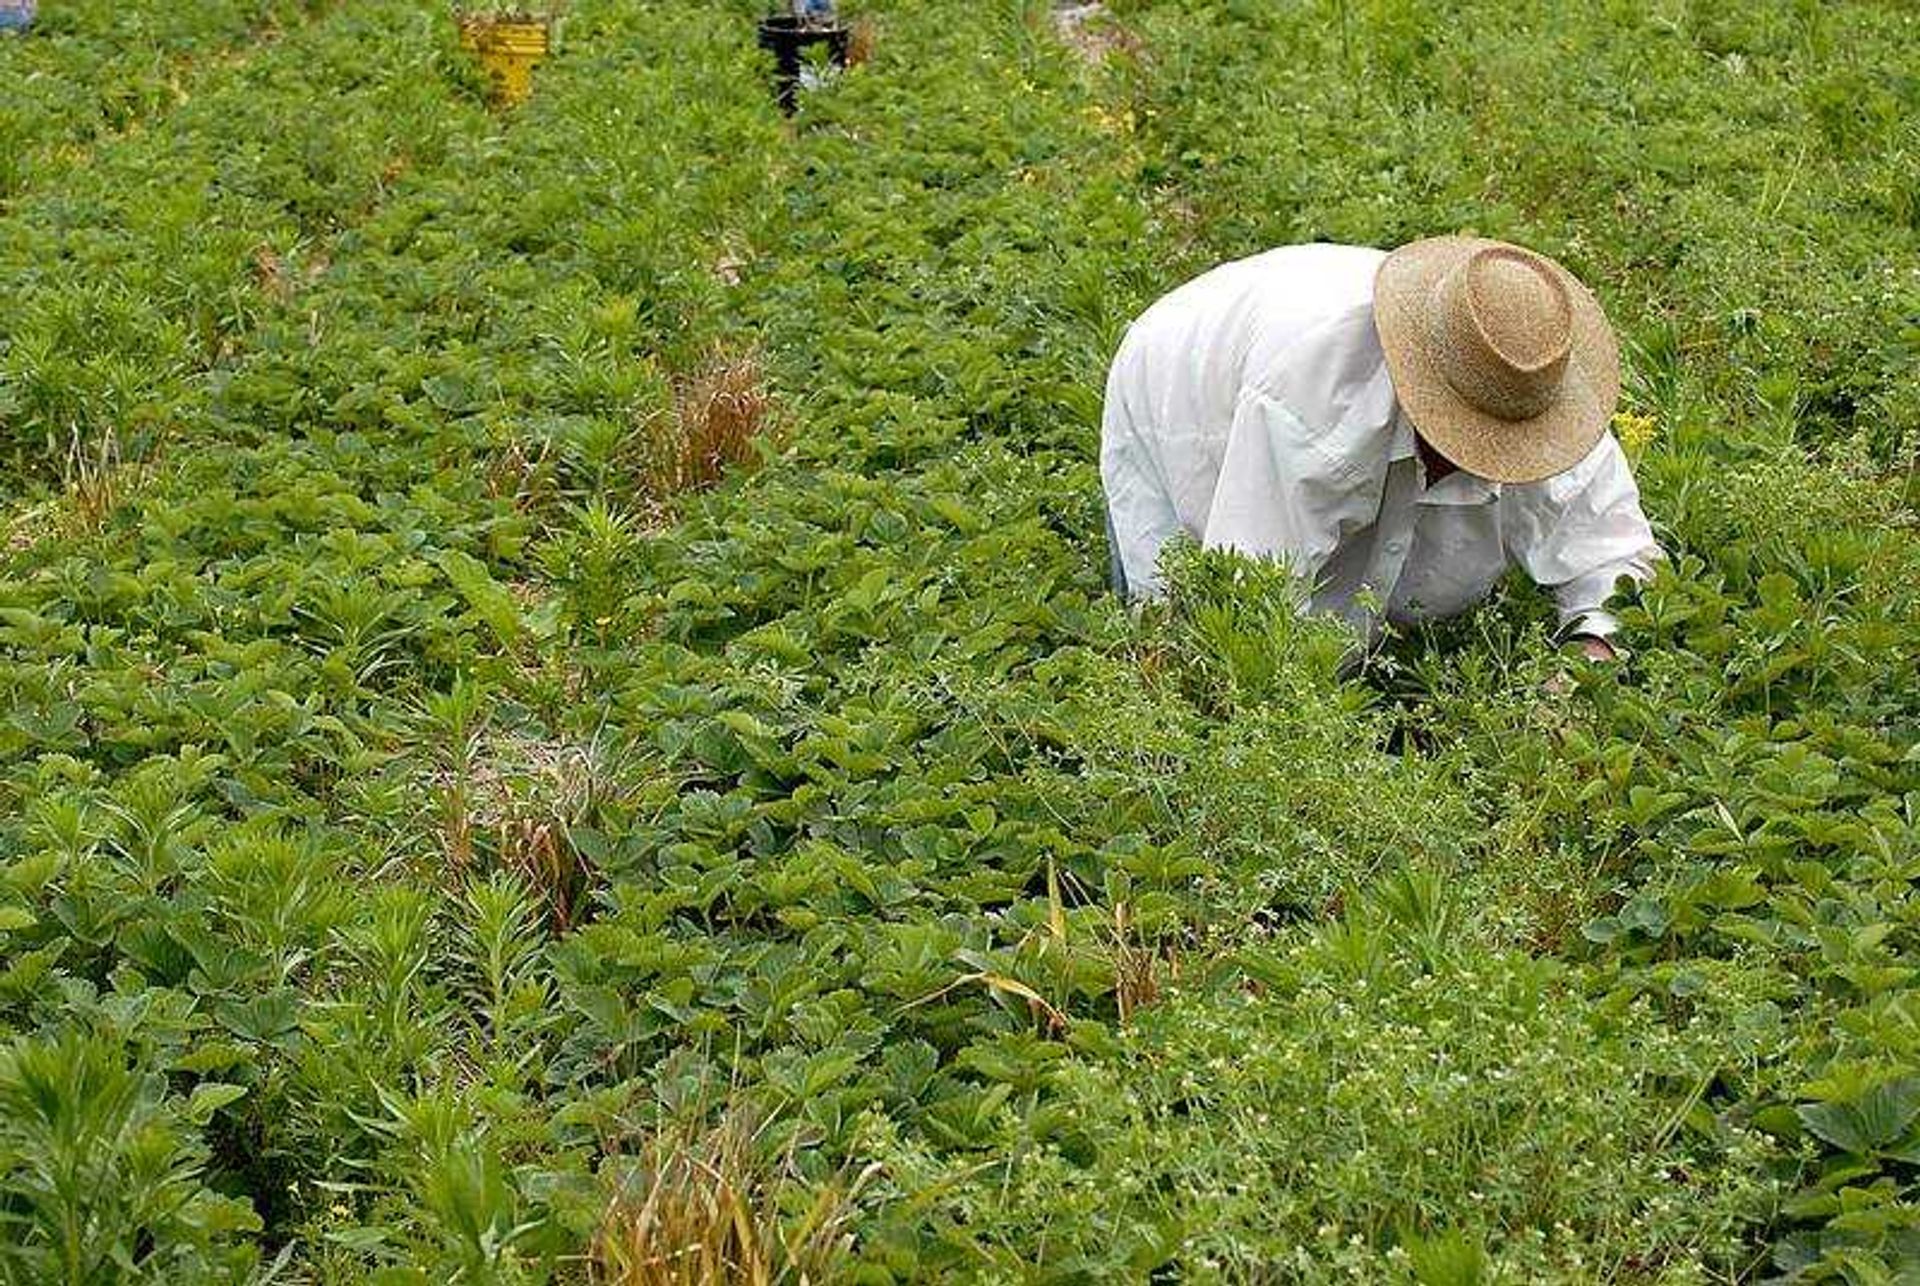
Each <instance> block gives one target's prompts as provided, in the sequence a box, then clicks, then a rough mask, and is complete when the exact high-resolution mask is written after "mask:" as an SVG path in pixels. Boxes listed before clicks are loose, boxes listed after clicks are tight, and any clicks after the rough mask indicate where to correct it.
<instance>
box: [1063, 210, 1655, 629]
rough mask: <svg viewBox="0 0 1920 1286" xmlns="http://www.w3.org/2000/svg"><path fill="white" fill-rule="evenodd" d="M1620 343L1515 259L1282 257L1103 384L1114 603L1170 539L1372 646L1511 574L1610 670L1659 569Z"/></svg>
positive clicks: (1140, 327) (1120, 362)
mask: <svg viewBox="0 0 1920 1286" xmlns="http://www.w3.org/2000/svg"><path fill="white" fill-rule="evenodd" d="M1619 389H1620V356H1619V346H1618V345H1617V343H1616V342H1615V340H1614V336H1613V331H1612V329H1611V328H1610V327H1609V326H1608V325H1607V319H1606V316H1605V314H1604V313H1603V312H1602V311H1601V309H1600V305H1599V303H1598V301H1596V300H1595V299H1594V297H1593V295H1592V294H1591V293H1589V292H1588V291H1587V289H1586V288H1585V287H1584V286H1582V285H1581V284H1580V283H1579V281H1577V280H1576V279H1575V278H1574V277H1573V275H1572V274H1571V273H1569V272H1567V270H1566V269H1564V268H1562V267H1561V266H1560V265H1559V264H1557V263H1555V262H1554V261H1553V260H1551V259H1548V258H1546V257H1544V256H1542V255H1537V254H1534V253H1533V252H1532V251H1529V250H1524V249H1522V248H1520V247H1519V246H1513V245H1507V244H1505V243H1502V242H1497V241H1484V240H1479V239H1477V238H1470V237H1435V238H1432V239H1430V240H1426V241H1417V242H1414V243H1413V244H1411V245H1407V246H1403V247H1402V248H1400V249H1399V250H1396V251H1394V252H1392V253H1391V254H1387V253H1383V252H1381V251H1379V250H1371V249H1366V248H1362V247H1357V246H1334V245H1307V246H1289V247H1284V248H1282V249H1279V250H1272V251H1268V252H1267V253H1265V254H1261V255H1255V256H1253V257H1252V258H1250V259H1242V260H1239V261H1238V262H1235V263H1229V264H1225V265H1223V266H1221V267H1218V268H1215V269H1213V270H1212V271H1211V272H1208V273H1206V274H1205V275H1203V276H1201V277H1199V278H1197V279H1195V280H1193V281H1191V282H1188V283H1187V284H1186V285H1184V286H1181V287H1180V288H1179V289H1177V290H1175V291H1174V292H1173V293H1172V294H1170V295H1167V296H1166V297H1165V298H1163V299H1161V300H1160V301H1159V302H1158V303H1155V304H1154V305H1153V306H1152V307H1151V308H1149V309H1148V310H1147V311H1146V312H1145V313H1144V314H1143V315H1142V316H1141V317H1140V318H1139V319H1138V320H1137V321H1135V322H1134V323H1133V325H1132V327H1131V328H1130V329H1129V330H1128V332H1127V336H1126V339H1125V341H1124V342H1123V343H1122V344H1121V346H1120V352H1119V354H1118V355H1117V356H1116V357H1115V358H1114V362H1113V369H1112V371H1111V373H1110V374H1109V376H1108V379H1107V396H1106V407H1105V413H1104V417H1103V422H1102V428H1101V444H1100V473H1101V478H1102V481H1103V482H1104V484H1105V487H1106V493H1107V514H1108V521H1109V524H1110V526H1111V532H1110V540H1111V544H1112V548H1113V560H1114V581H1115V588H1116V589H1117V590H1119V591H1120V593H1121V594H1122V595H1132V596H1136V597H1152V596H1155V595H1157V594H1158V593H1159V592H1160V589H1161V584H1160V578H1159V570H1158V566H1157V563H1158V559H1159V555H1160V550H1161V547H1162V546H1163V545H1165V544H1166V542H1167V541H1168V540H1170V539H1172V538H1173V537H1174V536H1176V535H1178V534H1179V533H1181V532H1185V533H1187V534H1188V535H1190V536H1191V537H1192V538H1193V539H1195V540H1196V541H1198V542H1199V543H1200V544H1202V545H1204V546H1207V547H1209V548H1214V547H1219V548H1230V549H1235V550H1239V551H1240V552H1242V553H1246V554H1251V555H1255V556H1267V557H1273V558H1279V559H1283V560H1285V561H1286V562H1287V563H1288V564H1289V565H1290V566H1291V567H1292V568H1293V570H1294V572H1295V573H1296V574H1297V575H1299V576H1301V577H1302V578H1304V579H1305V580H1307V581H1308V582H1309V583H1311V585H1312V586H1313V591H1312V600H1311V601H1312V606H1313V608H1314V609H1315V610H1318V611H1327V612H1332V613H1335V614H1337V615H1339V616H1342V617H1344V618H1345V619H1346V620H1347V621H1348V622H1349V623H1350V624H1351V625H1352V626H1353V627H1354V629H1355V630H1356V631H1358V632H1359V633H1360V635H1361V636H1362V637H1363V638H1365V639H1367V640H1369V641H1371V640H1372V639H1374V638H1375V637H1376V636H1377V635H1378V632H1379V630H1380V625H1381V617H1382V615H1383V614H1384V617H1385V619H1386V620H1388V621H1392V622H1395V623H1405V622H1411V621H1417V620H1421V619H1424V618H1429V617H1441V616H1450V615H1453V614H1455V613H1458V612H1461V611H1464V610H1465V609H1466V608H1468V607H1470V606H1472V605H1473V604H1474V603H1477V602H1479V601H1480V600H1481V599H1483V598H1485V597H1486V595H1487V594H1488V592H1489V591H1491V590H1492V588H1493V586H1494V584H1495V582H1496V581H1497V580H1498V579H1499V578H1500V576H1501V574H1502V573H1503V572H1504V571H1505V570H1506V569H1507V568H1508V567H1509V566H1513V565H1518V566H1519V567H1520V568H1521V569H1522V570H1524V571H1525V572H1526V573H1527V575H1529V576H1531V577H1532V578H1533V579H1534V581H1535V582H1536V583H1538V584H1540V585H1542V586H1545V587H1547V588H1549V589H1551V590H1552V592H1553V594H1554V597H1555V599H1556V600H1557V601H1558V603H1559V608H1560V620H1561V629H1562V635H1563V637H1565V638H1567V639H1569V640H1574V641H1577V644H1578V646H1580V647H1581V648H1582V650H1584V651H1585V652H1586V653H1587V654H1588V655H1589V656H1592V657H1594V658H1596V659H1606V658H1610V657H1612V656H1613V649H1612V647H1611V645H1610V644H1609V643H1608V642H1607V638H1608V636H1609V635H1610V634H1612V633H1613V631H1614V629H1615V621H1614V619H1613V617H1612V616H1610V615H1609V614H1608V613H1607V612H1606V610H1605V603H1606V600H1607V598H1608V596H1609V595H1610V594H1611V592H1612V590H1613V587H1614V584H1615V582H1616V581H1617V580H1618V579H1619V578H1620V577H1622V576H1626V577H1631V578H1633V579H1636V580H1643V579H1645V578H1646V577H1648V576H1649V575H1651V573H1652V568H1653V562H1654V560H1655V559H1657V558H1658V557H1659V555H1660V550H1659V547H1658V546H1657V545H1656V544H1655V543H1654V539H1653V531H1652V529H1651V528H1650V527H1649V526H1648V524H1647V519H1646V515H1645V514H1643V513H1642V512H1641V509H1640V495H1639V491H1638V489H1637V488H1636V487H1635V486H1634V482H1633V475H1632V473H1631V472H1630V471H1629V469H1628V467H1627V461H1626V457H1625V456H1624V455H1623V454H1622V453H1621V450H1620V446H1619V444H1618V443H1617V442H1615V441H1614V439H1613V436H1612V435H1611V434H1610V433H1609V432H1608V431H1607V424H1608V421H1609V420H1610V418H1611V417H1612V414H1613V409H1614V404H1615V402H1616V401H1617V400H1618V397H1619Z"/></svg>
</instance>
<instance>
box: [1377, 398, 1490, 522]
mask: <svg viewBox="0 0 1920 1286" xmlns="http://www.w3.org/2000/svg"><path fill="white" fill-rule="evenodd" d="M1418 455H1419V452H1418V451H1416V450H1415V448H1414V438H1413V422H1412V421H1411V420H1409V419H1407V413H1406V412H1405V411H1403V410H1401V409H1400V408H1399V407H1398V406H1396V407H1394V410H1393V445H1392V446H1390V447H1389V448H1388V449H1387V463H1389V464H1397V463H1398V462H1400V461H1401V460H1415V459H1416V457H1417V456H1418ZM1416 466H1417V467H1418V468H1419V469H1420V481H1421V483H1422V484H1423V485H1422V487H1421V489H1420V494H1419V497H1418V498H1417V499H1416V500H1415V503H1416V504H1422V505H1481V504H1485V503H1486V502H1487V501H1489V500H1494V499H1497V498H1498V497H1499V495H1500V484H1499V483H1497V482H1494V481H1492V480H1490V479H1487V478H1482V477H1480V476H1478V475H1477V474H1472V473H1468V472H1467V471H1466V470H1465V469H1455V470H1454V471H1453V472H1452V473H1450V474H1448V475H1447V476H1446V477H1444V478H1442V479H1440V481H1439V482H1437V483H1435V484H1434V485H1432V486H1431V487H1429V486H1425V485H1424V484H1425V482H1426V467H1425V466H1424V465H1418V464H1417V461H1416Z"/></svg>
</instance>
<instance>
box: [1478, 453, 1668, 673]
mask: <svg viewBox="0 0 1920 1286" xmlns="http://www.w3.org/2000/svg"><path fill="white" fill-rule="evenodd" d="M1507 494H1508V495H1509V496H1511V504H1510V505H1509V507H1508V508H1507V510H1506V512H1504V513H1503V514H1502V515H1501V517H1502V520H1503V536H1504V539H1505V541H1506V544H1507V552H1508V554H1509V556H1510V557H1511V558H1512V559H1513V560H1514V561H1515V562H1517V563H1518V564H1520V566H1521V567H1522V568H1524V569H1525V570H1526V572H1527V574H1528V575H1529V576H1531V577H1532V578H1533V579H1534V581H1535V582H1536V583H1537V584H1539V585H1541V586H1543V587H1545V588H1548V589H1550V590H1552V592H1553V596H1554V601H1555V602H1556V603H1557V604H1558V605H1559V608H1560V637H1561V638H1563V639H1566V640H1570V641H1572V642H1574V643H1576V644H1577V645H1578V646H1579V647H1580V649H1581V650H1582V651H1583V652H1584V653H1586V655H1588V656H1590V657H1593V658H1595V659H1598V660H1607V659H1611V658H1612V656H1613V655H1614V653H1613V647H1612V644H1611V642H1610V641H1609V640H1610V639H1611V638H1612V636H1613V634H1614V633H1615V632H1616V631H1617V630H1618V629H1619V627H1620V622H1619V621H1618V620H1617V619H1616V618H1615V617H1614V616H1613V614H1612V613H1611V612H1609V611H1607V610H1606V602H1607V599H1608V598H1610V597H1611V596H1612V594H1613V589H1614V586H1615V585H1616V584H1617V583H1618V582H1619V581H1620V579H1621V578H1622V577H1626V578H1627V579H1630V580H1635V581H1644V580H1647V579H1649V578H1650V577H1651V576H1652V575H1653V570H1654V564H1655V563H1656V562H1658V560H1659V559H1660V558H1661V556H1662V555H1661V552H1660V546H1659V545H1658V544H1657V543H1656V542H1655V541H1654V538H1653V528H1652V526H1651V525H1650V524H1649V523H1648V522H1647V517H1646V514H1645V513H1644V512H1643V511H1642V510H1641V508H1640V491H1639V488H1638V487H1636V486H1635V485H1634V481H1633V472H1632V470H1631V469H1629V468H1628V467H1627V459H1626V456H1625V455H1624V454H1623V453H1622V452H1621V450H1620V445H1619V443H1617V442H1615V441H1614V439H1613V435H1612V434H1607V435H1606V436H1604V437H1602V438H1601V439H1600V441H1599V442H1598V443H1597V444H1595V446H1594V448H1593V450H1592V451H1591V452H1589V453H1588V455H1587V457H1586V458H1585V459H1583V460H1582V461H1581V462H1580V463H1579V464H1576V465H1575V466H1574V467H1573V468H1571V469H1569V470H1567V471H1566V472H1565V473H1563V474H1560V475H1559V476H1558V477H1553V478H1548V479H1547V480H1546V481H1545V482H1540V483H1535V484H1532V485H1530V486H1526V487H1517V488H1513V489H1511V490H1510V491H1509V492H1508V493H1507Z"/></svg>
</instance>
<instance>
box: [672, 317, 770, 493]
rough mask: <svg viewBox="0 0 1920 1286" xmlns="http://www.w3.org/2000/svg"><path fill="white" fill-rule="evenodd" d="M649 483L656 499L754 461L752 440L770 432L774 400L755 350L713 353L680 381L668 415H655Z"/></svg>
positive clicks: (716, 478) (702, 486)
mask: <svg viewBox="0 0 1920 1286" xmlns="http://www.w3.org/2000/svg"><path fill="white" fill-rule="evenodd" d="M650 427H651V430H652V440H651V446H652V448H653V449H652V451H651V452H650V455H651V457H652V458H651V461H650V465H649V468H648V470H647V472H648V479H647V482H648V487H649V489H650V490H651V492H652V493H653V495H654V496H655V497H656V498H661V499H664V498H667V497H671V496H676V495H683V494H685V493H687V492H690V491H702V490H705V489H706V488H708V487H711V486H714V485H716V484H717V483H719V481H720V480H721V479H722V478H724V477H726V476H727V474H728V473H730V472H732V471H733V470H736V469H746V468H751V467H752V466H753V465H754V464H756V463H757V462H758V460H759V452H758V449H757V446H756V444H757V443H758V442H759V441H760V440H761V439H763V438H765V439H769V440H770V439H771V438H772V437H773V435H774V425H773V399H772V397H771V396H770V395H769V394H768V393H767V388H766V375H765V371H764V370H763V368H762V367H761V364H760V359H759V357H758V355H756V354H751V353H749V354H746V355H744V356H735V357H726V356H722V355H716V356H715V357H714V359H713V360H712V362H711V363H710V364H709V365H708V366H707V368H706V369H705V370H703V371H701V372H700V373H699V374H697V375H695V376H693V377H692V378H690V379H687V380H685V381H683V382H681V383H680V384H679V386H678V387H677V388H676V389H675V391H674V400H673V413H672V414H671V415H667V416H655V417H654V418H653V419H652V420H651V421H650Z"/></svg>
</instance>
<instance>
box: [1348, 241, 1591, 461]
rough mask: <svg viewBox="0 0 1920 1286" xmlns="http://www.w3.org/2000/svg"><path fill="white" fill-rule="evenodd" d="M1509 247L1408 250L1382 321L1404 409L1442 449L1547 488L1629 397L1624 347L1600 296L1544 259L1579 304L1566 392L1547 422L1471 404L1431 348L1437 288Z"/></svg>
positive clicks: (1389, 285)
mask: <svg viewBox="0 0 1920 1286" xmlns="http://www.w3.org/2000/svg"><path fill="white" fill-rule="evenodd" d="M1503 244H1504V243H1502V242H1498V241H1488V240H1484V239H1482V238H1479V237H1430V238H1428V239H1427V240H1424V241H1415V242H1412V243H1411V244H1409V245H1405V246H1402V247H1400V248H1399V249H1398V250H1395V251H1394V252H1393V253H1391V254H1389V255H1388V256H1387V257H1386V259H1385V261H1384V262H1382V263H1381V265H1380V269H1379V272H1378V274H1377V275H1376V276H1375V278H1374V288H1373V317H1374V325H1375V327H1376V328H1377V329H1378V330H1379V332H1380V343H1381V346H1382V347H1383V348H1384V349H1385V350H1386V355H1387V372H1388V374H1390V375H1391V376H1392V377H1393V389H1394V394H1395V395H1396V396H1397V397H1398V398H1399V399H1400V405H1401V408H1402V409H1403V410H1405V411H1406V413H1407V418H1408V419H1410V420H1412V421H1413V426H1414V428H1416V429H1418V430H1419V431H1420V436H1422V437H1424V438H1425V439H1426V440H1427V441H1428V442H1429V443H1431V444H1432V446H1433V447H1434V449H1435V450H1437V451H1439V452H1440V454H1442V455H1444V456H1446V457H1447V459H1449V460H1451V461H1453V463H1454V464H1456V465H1458V466H1459V467H1460V468H1462V469H1465V470H1466V471H1467V472H1468V473H1473V474H1478V475H1479V476H1480V477H1483V478H1488V479H1491V480H1492V481H1494V482H1538V481H1540V480H1541V479H1542V478H1551V477H1552V476H1553V475H1554V474H1556V473H1561V472H1563V471H1565V470H1567V469H1569V468H1571V467H1573V466H1574V465H1576V464H1578V463H1579V462H1580V461H1581V460H1582V459H1583V458H1585V456H1586V454H1587V452H1589V451H1591V450H1592V449H1593V445H1594V443H1596V442H1598V441H1599V440H1600V437H1601V435H1602V434H1604V433H1605V432H1606V431H1607V423H1608V421H1609V420H1610V419H1611V418H1612V416H1613V409H1614V407H1615V405H1616V404H1617V403H1618V402H1619V400H1620V345H1619V343H1618V341H1617V340H1615V338H1614V335H1613V328H1612V327H1611V326H1609V325H1608V324H1607V315H1606V313H1605V312H1604V311H1603V310H1602V309H1601V307H1600V301H1599V300H1597V299H1595V298H1594V297H1593V292H1591V291H1589V290H1588V289H1587V288H1586V287H1585V286H1583V285H1581V284H1580V281H1579V279H1578V278H1576V277H1575V276H1574V275H1573V274H1572V273H1570V272H1568V271H1567V270H1566V269H1564V268H1562V267H1560V265H1559V264H1557V263H1554V262H1553V261H1552V260H1551V259H1546V258H1545V257H1544V256H1536V257H1537V258H1538V259H1539V260H1540V261H1541V262H1543V263H1545V264H1547V265H1548V266H1549V267H1550V268H1551V269H1552V270H1553V271H1554V273H1555V274H1556V275H1557V276H1558V277H1559V278H1560V281H1561V283H1562V284H1563V285H1565V287H1566V289H1567V299H1568V301H1569V303H1570V304H1571V305H1572V321H1571V336H1570V339H1569V344H1568V353H1567V370H1566V376H1565V382H1564V383H1563V384H1562V386H1561V389H1560V395H1559V396H1558V397H1557V398H1556V399H1555V400H1554V402H1553V404H1552V405H1551V406H1549V407H1548V408H1547V409H1546V410H1545V411H1543V412H1541V413H1540V414H1539V415H1536V416H1534V417H1532V418H1531V419H1526V420H1503V419H1501V418H1499V417H1498V416H1494V415H1489V414H1487V413H1486V412H1485V411H1482V410H1480V409H1479V408H1478V407H1475V406H1474V405H1472V404H1471V403H1469V402H1467V401H1466V400H1465V399H1464V398H1462V397H1461V396H1460V395H1459V394H1458V393H1456V392H1454V390H1453V386H1452V385H1450V384H1448V383H1447V380H1446V377H1445V376H1444V375H1443V374H1442V373H1441V367H1440V364H1439V362H1438V361H1437V359H1436V358H1435V356H1434V354H1433V351H1432V345H1433V344H1434V343H1436V342H1438V341H1437V340H1436V339H1435V337H1434V328H1433V326H1432V324H1431V321H1432V311H1433V308H1434V306H1435V297H1436V292H1435V287H1436V286H1437V285H1438V284H1439V282H1440V280H1441V278H1443V277H1445V276H1446V275H1447V273H1448V272H1450V271H1452V269H1453V268H1454V266H1455V265H1457V264H1459V263H1461V262H1462V261H1463V260H1465V259H1467V258H1468V257H1469V256H1471V255H1473V254H1474V253H1475V252H1476V251H1479V250H1483V249H1487V248H1490V247H1498V246H1501V245H1503Z"/></svg>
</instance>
